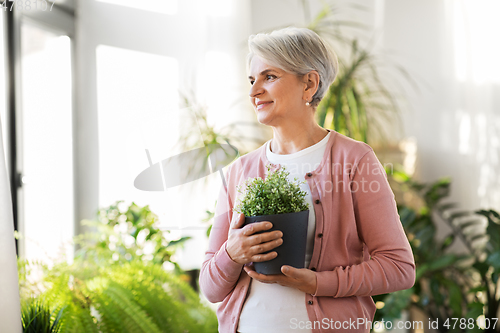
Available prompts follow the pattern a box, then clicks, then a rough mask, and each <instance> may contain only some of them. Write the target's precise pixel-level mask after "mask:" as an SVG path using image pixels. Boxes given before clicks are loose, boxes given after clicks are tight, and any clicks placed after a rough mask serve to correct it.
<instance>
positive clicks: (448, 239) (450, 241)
mask: <svg viewBox="0 0 500 333" xmlns="http://www.w3.org/2000/svg"><path fill="white" fill-rule="evenodd" d="M454 241H455V234H451V235H448V236H447V237H446V238H445V239H444V240H443V244H441V251H444V250H446V249H447V248H448V247H450V245H451V244H453V242H454Z"/></svg>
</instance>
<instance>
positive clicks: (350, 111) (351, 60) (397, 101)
mask: <svg viewBox="0 0 500 333" xmlns="http://www.w3.org/2000/svg"><path fill="white" fill-rule="evenodd" d="M306 4H307V2H306V1H305V2H304V5H303V6H304V8H307V5H306ZM350 8H352V9H353V10H361V11H363V10H368V8H366V7H364V6H361V5H355V6H350ZM338 11H339V7H338V6H337V5H336V4H335V3H326V4H325V5H324V8H323V10H322V11H320V13H319V14H318V15H317V16H316V17H315V18H314V19H313V20H312V21H311V23H310V24H309V25H308V28H309V29H311V30H313V31H315V32H316V33H317V34H318V35H320V36H321V37H323V38H324V39H325V40H327V41H328V42H329V43H330V44H331V45H332V46H333V48H334V50H336V53H337V56H338V62H339V72H338V75H337V77H336V79H335V81H334V82H333V84H332V85H331V86H330V88H329V90H328V92H327V94H326V95H325V97H324V98H323V100H322V101H321V103H320V104H319V106H318V108H317V111H316V119H317V121H318V123H319V124H320V125H321V126H322V127H324V128H329V129H333V130H335V131H337V132H339V133H342V134H344V135H347V136H349V137H351V138H353V139H356V140H360V141H364V142H368V143H370V144H379V145H384V144H387V143H388V141H390V140H391V139H392V140H394V139H399V138H400V137H401V119H400V112H401V111H402V107H401V105H402V102H403V101H404V95H403V94H402V92H401V91H400V90H399V89H396V88H395V87H398V86H400V85H399V84H398V82H399V80H405V81H407V82H408V83H410V84H411V86H412V87H413V88H414V89H416V90H418V87H417V84H416V82H415V81H414V80H413V79H412V77H411V76H410V75H409V74H408V72H407V71H406V70H405V68H404V67H402V66H399V65H397V64H395V63H393V62H392V61H390V59H389V58H388V57H387V55H386V54H376V52H375V51H374V50H373V49H374V45H373V42H374V40H373V39H372V40H371V41H370V43H368V44H367V46H366V47H362V46H361V45H362V44H363V43H362V41H361V40H360V39H359V38H350V37H347V36H346V34H345V33H344V32H343V31H344V30H345V29H346V28H354V29H361V30H366V28H367V27H366V26H365V25H364V24H362V23H359V22H356V21H345V20H338V19H337V17H336V14H337V12H338ZM382 70H385V72H384V73H383V74H381V71H382ZM392 70H395V71H396V75H395V76H392V77H390V76H389V72H390V71H392ZM388 82H390V83H392V84H391V87H392V88H391V89H389V88H388V84H387V83H388ZM387 133H392V134H393V137H388V136H387V135H386V134H387Z"/></svg>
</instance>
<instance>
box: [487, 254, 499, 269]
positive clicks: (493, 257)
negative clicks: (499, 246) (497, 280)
mask: <svg viewBox="0 0 500 333" xmlns="http://www.w3.org/2000/svg"><path fill="white" fill-rule="evenodd" d="M486 263H487V264H489V265H491V266H493V267H494V268H495V270H500V250H498V251H496V252H493V253H490V254H489V255H488V258H486Z"/></svg>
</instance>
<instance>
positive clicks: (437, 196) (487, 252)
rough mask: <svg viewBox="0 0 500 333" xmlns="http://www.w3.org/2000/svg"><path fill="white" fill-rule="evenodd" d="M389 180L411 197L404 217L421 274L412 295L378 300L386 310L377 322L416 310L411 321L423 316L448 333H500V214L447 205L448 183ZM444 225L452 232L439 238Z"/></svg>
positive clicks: (403, 203)
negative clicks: (499, 321)
mask: <svg viewBox="0 0 500 333" xmlns="http://www.w3.org/2000/svg"><path fill="white" fill-rule="evenodd" d="M389 180H390V181H391V185H392V186H393V189H394V190H395V192H396V193H398V191H399V192H404V193H405V195H404V196H402V198H401V199H398V211H399V215H400V216H401V222H402V224H403V227H404V229H405V231H406V234H407V236H408V239H409V240H410V245H411V246H412V250H413V254H414V256H415V264H416V266H417V274H416V281H415V285H414V286H413V287H412V288H411V289H408V290H404V291H398V292H395V293H392V294H390V295H379V296H375V297H374V300H375V301H376V302H377V303H379V304H380V305H383V306H380V307H379V309H380V311H377V313H376V318H375V320H380V319H382V318H383V319H384V320H395V319H397V318H399V317H400V314H401V311H403V310H411V311H410V315H411V314H412V313H415V312H417V311H418V312H421V313H422V314H423V316H424V317H427V318H429V320H430V321H432V322H435V323H436V326H435V327H434V328H435V329H436V330H437V331H439V332H443V333H444V332H492V333H493V332H500V327H499V324H498V315H499V310H500V293H499V290H500V281H499V276H500V259H499V258H500V237H499V236H498V235H500V214H499V213H498V212H496V211H494V210H478V211H475V212H471V211H467V210H460V209H458V208H457V205H456V204H455V203H453V202H450V201H449V200H447V199H448V196H449V192H450V186H451V182H450V180H449V179H447V178H443V179H440V180H438V181H436V182H433V183H430V184H424V183H419V182H416V181H414V180H413V179H411V177H409V176H408V175H406V174H405V173H403V172H401V171H396V172H393V173H391V174H389ZM409 198H412V199H411V200H408V199H409ZM485 220H487V221H485ZM441 222H444V223H445V224H447V225H448V232H447V233H446V234H445V235H444V236H441V237H438V235H437V226H438V223H441ZM485 222H486V223H485ZM456 243H458V244H456ZM455 244H456V245H459V246H458V248H461V251H460V252H458V253H457V252H456V250H455V251H452V249H451V247H452V246H453V245H455ZM453 318H460V319H461V322H458V323H455V322H454V321H453ZM462 318H463V319H462ZM453 326H455V327H453Z"/></svg>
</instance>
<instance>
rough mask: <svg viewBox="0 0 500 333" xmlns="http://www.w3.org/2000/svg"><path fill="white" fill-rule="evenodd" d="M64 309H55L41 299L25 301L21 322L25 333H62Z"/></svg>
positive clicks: (31, 298) (22, 307)
mask: <svg viewBox="0 0 500 333" xmlns="http://www.w3.org/2000/svg"><path fill="white" fill-rule="evenodd" d="M63 311H64V308H59V309H57V308H56V309H54V310H51V308H50V307H49V306H48V305H46V304H45V302H44V301H42V300H41V299H40V298H33V297H30V298H28V299H25V300H23V304H22V306H21V321H22V324H23V332H24V333H60V332H61V325H62V321H61V317H62V314H63Z"/></svg>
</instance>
